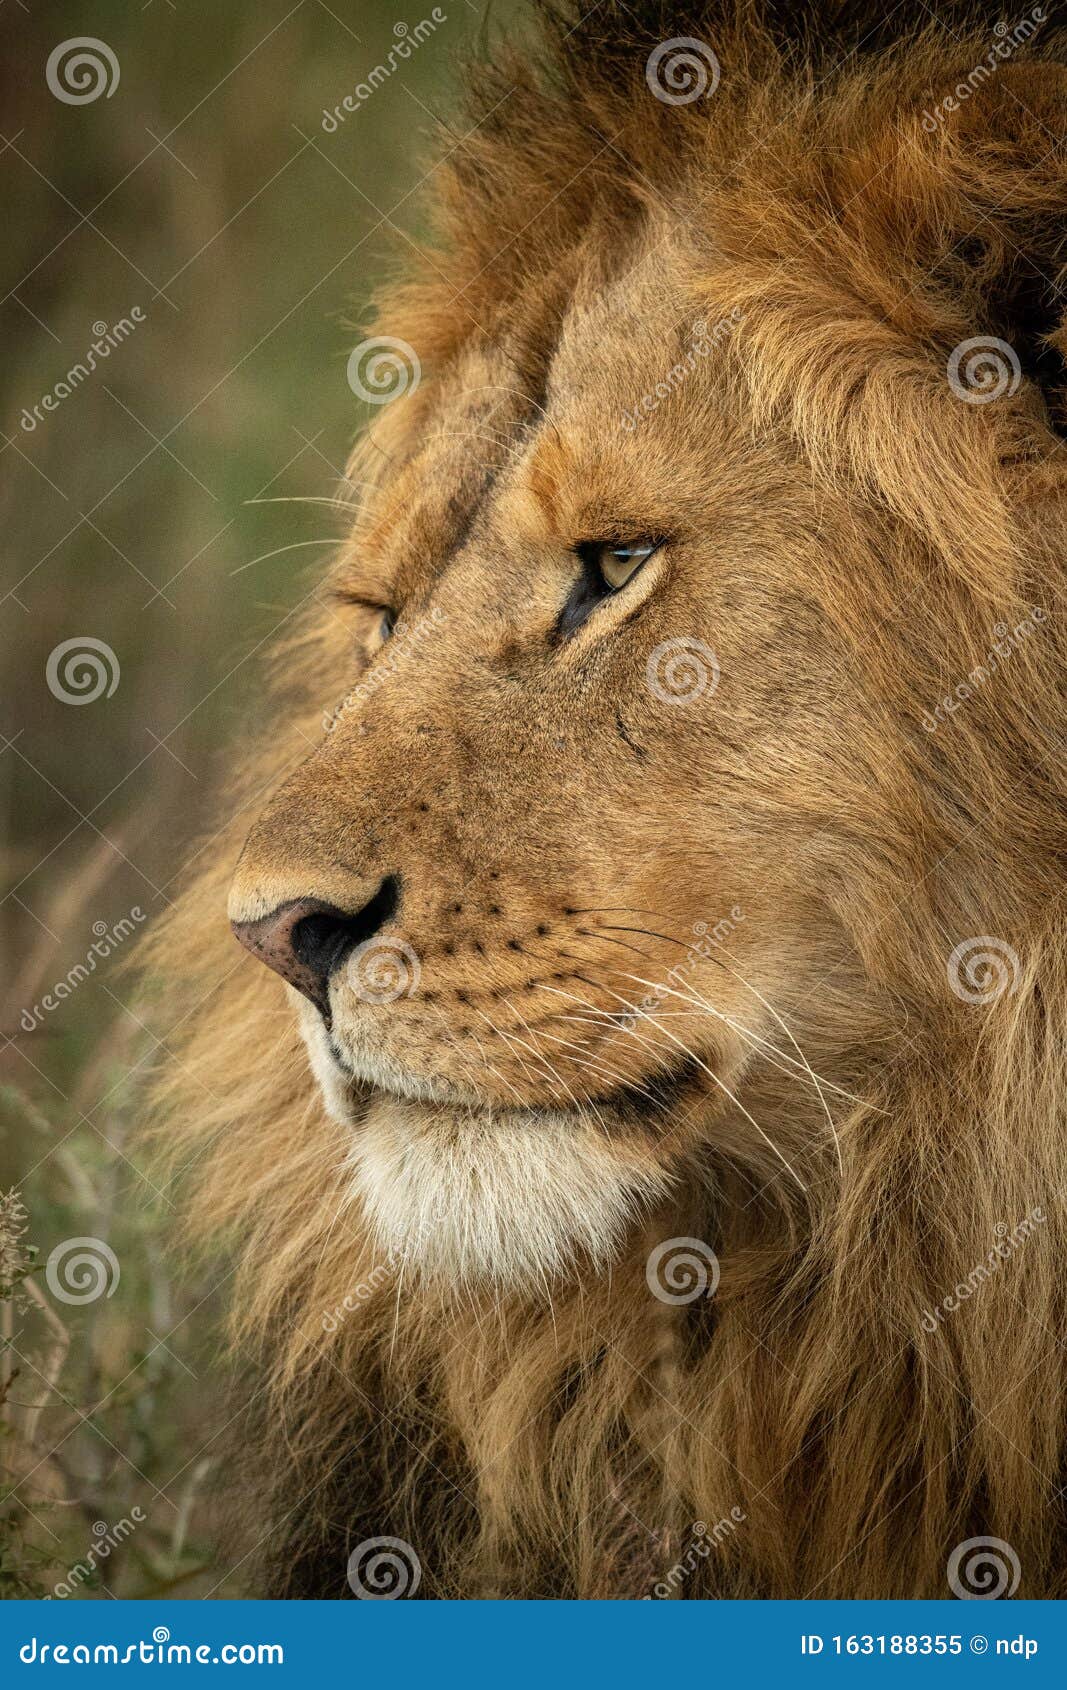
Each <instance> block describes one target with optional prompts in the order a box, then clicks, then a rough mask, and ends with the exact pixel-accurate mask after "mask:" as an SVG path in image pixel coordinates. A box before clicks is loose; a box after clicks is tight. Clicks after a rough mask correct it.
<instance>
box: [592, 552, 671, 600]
mask: <svg viewBox="0 0 1067 1690" xmlns="http://www.w3.org/2000/svg"><path fill="white" fill-rule="evenodd" d="M657 549H658V547H657V544H656V542H655V541H654V540H648V541H645V542H642V543H641V544H639V545H636V546H616V545H613V544H612V543H611V542H610V541H603V542H602V541H594V542H593V544H592V545H590V546H580V547H579V549H578V555H579V557H581V559H582V562H583V563H586V562H587V557H586V556H583V553H585V554H588V566H589V567H591V568H592V569H594V570H599V571H600V578H601V581H602V582H603V584H604V589H605V591H606V592H612V593H617V592H618V591H619V589H620V588H621V587H625V585H626V583H627V581H630V580H632V578H633V577H634V576H635V575H636V574H637V571H638V570H639V569H640V567H641V565H642V564H643V563H647V562H648V560H649V558H650V557H651V556H652V553H653V552H654V551H656V550H657Z"/></svg>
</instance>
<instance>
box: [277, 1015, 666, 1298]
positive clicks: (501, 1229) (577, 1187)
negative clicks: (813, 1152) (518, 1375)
mask: <svg viewBox="0 0 1067 1690" xmlns="http://www.w3.org/2000/svg"><path fill="white" fill-rule="evenodd" d="M293 996H294V998H296V996H297V994H296V993H293ZM299 1012H300V1025H301V1031H302V1033H303V1036H304V1042H305V1044H306V1046H307V1051H308V1057H309V1061H310V1064H311V1070H312V1073H313V1075H314V1077H315V1079H316V1081H317V1082H318V1085H319V1087H320V1090H321V1092H322V1097H323V1101H324V1103H325V1106H326V1109H327V1112H328V1113H329V1115H330V1116H331V1117H332V1119H334V1120H335V1121H337V1122H338V1123H340V1124H341V1125H343V1126H346V1127H349V1128H350V1129H351V1139H350V1147H349V1151H348V1159H349V1165H350V1167H351V1170H352V1193H353V1198H354V1200H355V1201H357V1202H358V1203H359V1204H360V1205H361V1206H362V1208H363V1210H364V1213H365V1214H366V1216H367V1219H368V1220H369V1222H370V1224H371V1226H372V1228H373V1230H374V1233H375V1236H376V1239H377V1242H378V1246H379V1248H380V1249H381V1251H382V1254H383V1255H384V1256H386V1257H388V1258H389V1260H390V1261H391V1262H393V1263H394V1264H395V1265H396V1266H398V1267H400V1268H402V1269H403V1270H404V1271H405V1272H407V1273H409V1274H410V1275H412V1276H414V1277H417V1278H419V1279H420V1280H423V1281H426V1282H433V1283H435V1284H439V1285H441V1286H446V1287H461V1288H463V1289H465V1290H468V1289H474V1288H488V1287H495V1288H497V1289H499V1290H503V1291H509V1292H516V1293H526V1292H535V1293H536V1292H538V1291H543V1290H545V1289H547V1288H549V1287H550V1286H551V1284H552V1282H553V1281H558V1280H559V1279H561V1278H565V1277H567V1276H569V1275H571V1274H573V1273H574V1272H575V1271H576V1270H579V1269H583V1270H585V1271H592V1272H601V1271H603V1270H604V1269H606V1268H607V1267H608V1266H609V1265H610V1264H611V1262H612V1261H613V1260H614V1259H615V1258H616V1257H617V1256H618V1254H619V1251H620V1249H621V1247H622V1245H623V1243H624V1240H625V1239H626V1236H627V1234H628V1233H629V1232H630V1230H631V1229H632V1227H633V1226H634V1225H635V1223H637V1222H638V1221H640V1220H641V1218H642V1217H643V1216H644V1215H646V1214H647V1213H648V1212H649V1211H650V1210H651V1209H652V1208H653V1207H654V1206H655V1205H656V1204H657V1203H658V1202H660V1201H661V1200H662V1199H663V1198H664V1197H665V1196H666V1194H667V1192H668V1191H669V1190H670V1188H671V1186H672V1184H673V1183H674V1176H673V1175H672V1174H671V1172H670V1171H669V1170H668V1169H666V1168H665V1167H663V1166H662V1165H661V1164H660V1163H659V1162H658V1161H657V1159H656V1157H655V1154H654V1151H653V1149H652V1146H651V1144H650V1142H649V1140H648V1138H647V1137H646V1136H644V1135H642V1134H641V1133H639V1132H637V1131H633V1130H631V1131H625V1130H624V1129H623V1128H622V1126H621V1125H620V1126H619V1128H618V1131H617V1132H616V1133H613V1135H612V1136H611V1137H609V1136H608V1135H607V1134H606V1132H605V1130H604V1124H603V1121H602V1120H601V1119H599V1118H596V1119H593V1118H588V1117H583V1116H580V1115H578V1114H570V1113H567V1112H566V1111H562V1110H552V1109H533V1108H531V1109H529V1110H524V1109H521V1108H520V1109H516V1108H510V1107H509V1108H506V1109H493V1108H489V1107H485V1106H482V1107H479V1106H474V1105H466V1104H456V1103H450V1102H441V1101H433V1100H426V1099H423V1100H417V1099H413V1098H410V1097H400V1096H396V1095H391V1094H390V1093H389V1092H388V1091H383V1090H381V1089H379V1088H378V1086H377V1085H376V1084H375V1085H372V1086H371V1087H370V1088H368V1089H367V1090H364V1089H363V1088H361V1087H360V1086H358V1085H356V1084H354V1083H353V1081H352V1080H351V1079H350V1078H349V1077H348V1076H347V1075H346V1074H345V1072H344V1070H343V1069H341V1067H340V1066H339V1065H338V1063H337V1062H336V1060H335V1058H334V1056H333V1054H332V1053H331V1050H330V1041H329V1039H328V1037H327V1035H326V1033H325V1030H324V1028H323V1025H322V1020H321V1018H320V1016H319V1015H318V1014H317V1013H316V1011H315V1010H314V1009H313V1008H312V1007H311V1005H310V1004H308V1003H307V1001H306V1000H305V999H300V1000H299Z"/></svg>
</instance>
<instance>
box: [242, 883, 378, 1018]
mask: <svg viewBox="0 0 1067 1690" xmlns="http://www.w3.org/2000/svg"><path fill="white" fill-rule="evenodd" d="M399 902H400V881H399V879H398V878H397V876H396V875H395V874H388V875H386V877H385V879H384V880H383V881H382V883H381V885H380V886H379V888H378V890H377V892H375V894H374V896H373V898H371V899H370V900H369V901H368V902H367V903H365V904H364V905H363V908H362V909H360V910H357V911H356V912H355V914H353V915H349V914H346V912H345V911H344V910H339V909H337V908H335V906H334V905H333V904H326V903H323V902H322V900H321V899H319V898H294V899H293V900H292V901H291V902H289V903H287V904H279V905H278V908H277V909H276V910H272V911H271V913H270V914H269V915H264V916H261V917H260V919H259V920H258V921H235V922H234V923H233V924H232V925H233V930H234V933H235V934H236V936H237V938H238V939H240V941H241V943H242V945H245V946H246V947H247V949H248V950H250V951H251V952H252V955H253V956H257V957H258V958H259V960H260V962H265V963H266V965H267V967H268V968H273V969H274V971H275V973H276V974H280V975H281V977H282V979H283V980H287V981H288V982H289V984H290V986H295V987H296V989H297V991H298V992H303V994H304V996H305V997H306V998H310V999H311V1002H312V1003H313V1004H314V1005H315V1008H316V1009H317V1010H319V1011H320V1013H321V1014H322V1015H323V1017H324V1018H325V1020H326V1021H327V1023H328V1022H329V1019H330V976H331V974H333V972H334V970H335V969H337V968H340V966H341V964H342V963H343V962H344V961H345V959H346V957H348V956H350V955H351V953H352V952H353V951H354V950H355V948H356V946H357V945H362V944H365V943H366V941H367V940H368V939H373V937H374V935H375V933H377V932H378V930H379V928H381V927H384V925H385V923H386V922H387V921H390V920H392V917H393V916H394V915H395V914H396V909H397V905H398V904H399Z"/></svg>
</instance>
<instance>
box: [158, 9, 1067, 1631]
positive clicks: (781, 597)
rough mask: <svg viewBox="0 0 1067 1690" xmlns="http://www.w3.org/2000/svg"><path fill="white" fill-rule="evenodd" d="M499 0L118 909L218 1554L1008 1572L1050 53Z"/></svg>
mask: <svg viewBox="0 0 1067 1690" xmlns="http://www.w3.org/2000/svg"><path fill="white" fill-rule="evenodd" d="M883 10H884V11H885V12H886V14H887V15H886V17H885V19H884V21H883V15H882V14H883ZM535 11H536V20H535V22H536V28H535V29H534V31H533V34H532V37H531V39H530V40H526V39H525V38H523V41H522V43H521V44H520V45H514V44H512V45H510V46H503V47H496V48H489V49H486V50H485V51H484V52H483V55H482V57H481V58H480V59H479V60H478V62H477V63H476V64H475V65H473V66H472V69H471V74H470V75H469V76H468V78H467V81H468V84H469V88H468V93H467V95H466V99H467V104H466V106H465V108H464V113H463V115H462V116H461V117H460V118H458V119H454V120H453V121H452V123H451V125H450V127H449V130H448V134H447V137H446V139H445V140H444V141H443V142H442V145H441V148H440V151H439V154H438V156H437V158H436V162H435V163H434V164H433V166H432V168H431V170H430V173H429V176H428V179H427V184H426V188H425V193H426V194H427V195H428V196H429V199H428V203H429V206H430V209H431V212H432V215H433V218H434V220H435V221H434V223H433V233H432V237H428V238H427V240H426V243H425V245H424V246H422V247H420V248H419V249H418V251H417V252H416V254H415V256H414V257H412V256H411V254H410V248H409V256H408V260H407V262H406V265H405V268H404V273H403V274H402V275H400V277H399V278H398V279H396V280H394V281H393V282H392V283H391V284H390V286H389V287H388V288H387V289H386V290H385V292H384V293H383V295H382V296H381V298H380V301H379V303H378V316H377V319H376V323H375V325H374V328H375V331H376V332H375V334H374V335H371V336H370V337H369V338H368V339H366V340H365V341H364V343H363V344H362V345H361V347H360V348H358V349H357V350H358V352H359V354H360V356H361V357H362V356H363V355H364V354H368V355H369V358H370V363H369V364H368V365H367V371H368V372H369V373H367V374H366V375H365V377H360V379H361V380H365V383H366V385H367V391H368V393H369V395H370V397H371V398H372V399H381V397H382V393H381V392H380V391H377V390H376V389H375V383H381V382H383V381H384V380H385V371H386V367H387V366H388V367H390V368H391V370H392V379H393V387H392V389H391V391H392V397H390V398H388V400H387V402H385V403H379V404H374V405H372V407H371V422H370V425H369V426H368V429H367V431H366V433H365V435H364V437H363V438H362V439H361V440H360V442H359V443H358V444H357V446H356V448H355V451H354V453H353V456H352V460H351V463H350V465H349V469H348V481H347V485H346V489H345V505H344V508H345V511H346V518H347V520H348V521H349V527H348V532H347V538H345V539H344V540H343V541H342V542H341V543H340V545H339V548H338V553H337V557H336V559H335V561H334V563H333V564H332V566H331V569H330V573H329V576H328V578H327V579H325V580H319V579H315V580H313V581H312V582H311V583H310V586H309V591H308V594H307V598H306V600H305V601H304V602H303V605H302V606H301V607H299V609H298V611H297V612H296V613H294V618H293V620H292V622H291V624H290V628H289V637H288V638H287V639H286V640H285V642H284V644H282V645H281V646H280V648H279V651H278V655H277V662H276V678H275V680H274V683H273V692H272V699H271V703H270V704H269V706H267V707H266V708H265V712H264V720H263V722H262V723H261V724H259V728H258V734H259V741H260V748H259V751H258V752H257V753H256V754H255V755H253V756H251V757H249V756H248V755H247V753H246V751H245V749H244V747H242V751H241V756H240V771H239V777H238V778H237V786H236V796H233V795H232V794H231V797H230V798H229V799H228V804H229V809H228V811H227V819H226V821H225V825H224V827H223V829H222V830H221V831H220V832H219V833H218V834H215V835H213V836H212V837H211V838H210V839H209V840H207V841H206V842H205V843H204V844H203V845H202V847H201V848H200V850H199V851H198V853H197V856H196V858H195V859H194V862H193V864H192V867H191V870H190V882H189V885H188V886H187V888H186V890H185V892H184V894H183V896H182V898H181V901H180V902H179V904H178V906H177V907H176V909H175V911H174V912H173V913H172V914H171V915H169V916H168V918H167V921H166V923H165V925H163V927H162V928H161V930H160V932H159V933H158V935H157V938H156V941H155V947H156V948H155V952H154V965H153V974H154V977H155V978H156V979H157V980H161V981H163V982H164V985H163V987H162V990H164V992H165V993H166V1001H167V1002H168V1004H169V1005H170V1007H171V1009H172V1010H173V1015H172V1017H171V1021H172V1023H173V1029H172V1030H169V1031H166V1037H165V1046H166V1055H165V1058H164V1061H163V1064H162V1070H161V1073H160V1076H159V1081H158V1089H157V1097H156V1102H155V1104H154V1107H153V1114H154V1119H155V1126H156V1131H157V1132H158V1133H159V1134H160V1135H161V1137H162V1138H163V1139H164V1140H165V1141H166V1143H167V1146H168V1148H169V1149H170V1151H171V1152H172V1154H173V1155H174V1157H175V1160H176V1162H177V1163H178V1164H179V1165H181V1167H182V1168H183V1169H184V1170H185V1177H186V1180H187V1182H189V1184H190V1186H191V1196H190V1209H191V1212H192V1215H193V1224H194V1226H195V1228H197V1229H198V1235H199V1236H201V1237H203V1238H205V1239H208V1240H210V1241H212V1242H213V1243H216V1242H217V1241H218V1240H220V1239H225V1240H227V1241H229V1244H230V1245H231V1246H232V1248H233V1250H234V1251H235V1255H236V1260H237V1264H238V1265H237V1271H236V1278H235V1282H234V1294H233V1307H234V1315H233V1322H234V1334H235V1344H236V1347H237V1354H238V1356H239V1357H240V1359H241V1361H242V1363H244V1364H247V1366H248V1368H249V1369H250V1370H251V1371H250V1376H249V1389H248V1395H249V1397H250V1398H251V1400H252V1407H251V1408H250V1409H249V1411H248V1414H247V1415H245V1416H244V1417H243V1418H242V1419H241V1420H240V1421H239V1425H240V1427H241V1442H242V1444H243V1445H244V1447H245V1449H246V1451H247V1452H249V1453H248V1460H249V1462H250V1464H251V1470H253V1477H252V1478H251V1479H250V1481H249V1482H250V1484H254V1485H255V1487H256V1488H255V1489H254V1491H253V1495H254V1497H255V1501H254V1503H253V1504H252V1505H251V1507H250V1517H251V1522H252V1530H251V1536H250V1538H249V1542H248V1545H247V1551H248V1553H249V1555H250V1559H249V1560H248V1561H244V1560H243V1561H242V1567H243V1569H244V1571H245V1572H246V1573H247V1568H248V1567H251V1566H254V1567H255V1568H256V1571H255V1572H254V1573H251V1574H248V1575H247V1576H249V1577H250V1578H251V1580H252V1587H253V1590H254V1592H255V1593H256V1594H262V1595H272V1596H286V1597H294V1598H298V1597H323V1596H325V1597H342V1598H348V1597H351V1596H366V1595H368V1594H369V1595H393V1596H416V1595H417V1596H418V1597H419V1598H420V1599H421V1598H456V1597H459V1598H479V1597H495V1598H544V1597H555V1598H592V1597H604V1596H607V1597H615V1598H619V1599H629V1598H635V1599H636V1598H642V1597H652V1598H653V1599H656V1598H660V1597H671V1598H674V1597H683V1598H687V1599H688V1598H697V1597H734V1598H738V1597H740V1598H785V1597H839V1598H840V1597H849V1598H861V1597H864V1598H871V1597H874V1598H889V1597H951V1596H953V1595H965V1594H971V1593H973V1588H977V1589H978V1590H979V1591H980V1592H981V1593H983V1594H990V1593H992V1594H1002V1593H1003V1594H1010V1593H1015V1592H1018V1594H1019V1595H1025V1596H1041V1597H1051V1596H1055V1595H1059V1596H1064V1595H1067V1578H1065V1574H1064V1567H1065V1566H1067V1558H1065V1555H1064V1549H1065V1531H1064V1526H1065V1519H1064V1505H1063V1489H1062V1487H1063V1485H1064V1482H1065V1479H1067V1470H1065V1459H1064V1458H1065V1430H1067V1390H1065V1383H1067V1369H1065V1365H1064V1347H1063V1341H1062V1340H1063V1331H1064V1316H1065V1307H1064V1304H1065V1292H1067V1276H1065V1273H1064V1269H1063V1265H1062V1264H1063V1257H1064V1251H1063V1244H1064V1193H1065V1185H1067V1140H1065V1133H1064V1121H1063V1097H1064V1082H1065V1045H1064V1037H1063V1027H1064V1020H1063V1017H1064V1009H1065V1004H1067V994H1065V978H1067V946H1065V927H1064V902H1063V888H1064V882H1063V877H1062V868H1063V862H1062V858H1063V847H1064V839H1065V830H1064V815H1065V793H1064V760H1063V750H1064V706H1063V680H1062V678H1063V660H1064V633H1063V617H1062V609H1061V607H1062V591H1063V576H1064V561H1063V560H1064V557H1065V555H1067V546H1065V541H1067V456H1065V454H1064V452H1063V449H1062V448H1063V432H1064V419H1065V409H1064V398H1065V367H1064V354H1065V353H1067V327H1065V324H1064V315H1063V298H1064V296H1063V292H1062V286H1063V282H1064V259H1065V254H1067V228H1065V208H1067V152H1065V144H1067V103H1065V95H1067V71H1065V68H1064V38H1063V36H1062V35H1059V34H1056V33H1055V31H1054V29H1053V26H1052V24H1051V23H1049V22H1048V20H1047V19H1046V17H1045V14H1044V13H1043V12H1042V10H1041V8H1040V7H1036V8H1035V9H1034V11H1033V13H1032V14H1028V15H1027V17H1026V18H1024V19H1022V20H1020V22H1019V23H1018V24H1017V25H1013V26H1011V28H1010V32H1009V30H1008V28H1007V27H1006V26H1000V27H999V28H995V27H994V24H995V23H997V22H998V20H999V17H1000V14H999V12H997V11H995V10H993V9H987V10H986V11H984V12H968V13H966V14H964V13H961V12H960V11H959V10H953V11H950V12H949V14H947V15H946V18H945V20H944V21H940V22H938V21H934V20H933V19H932V18H928V17H927V15H926V14H925V13H924V14H923V21H922V22H921V23H918V24H916V23H915V22H914V17H913V15H912V14H911V13H910V12H909V11H908V9H903V10H901V11H893V10H892V9H891V8H885V9H883V8H880V7H873V6H872V7H870V8H867V7H865V6H840V7H839V6H834V5H812V6H807V7H799V8H798V7H788V8H787V7H782V8H779V7H778V6H776V5H771V4H766V5H760V6H757V5H754V4H746V3H744V0H738V3H737V4H733V3H732V0H706V3H697V0H694V3H693V4H690V5H688V6H685V5H679V6H674V5H670V6H667V5H661V4H658V3H657V4H648V5H642V4H635V3H633V0H627V4H625V5H622V4H619V5H618V6H615V5H614V4H611V3H609V0H603V3H601V4H600V5H596V6H593V7H592V8H588V7H586V6H580V5H575V6H573V7H571V6H570V5H569V4H567V5H563V6H562V7H561V8H560V9H555V8H541V7H537V8H535ZM902 19H905V20H906V21H905V22H903V23H902V22H901V20H902ZM378 331H380V332H378ZM357 361H358V360H357ZM372 366H373V367H372ZM227 898H228V906H227ZM227 907H228V917H229V919H228V921H227V918H226V910H227ZM230 924H232V928H233V932H231V926H230ZM234 934H236V937H237V939H238V940H240V942H241V945H242V946H243V947H244V948H243V949H241V948H240V946H239V945H238V944H237V943H235V939H234ZM264 965H266V966H264ZM168 1026H170V1023H168ZM219 1430H220V1431H221V1428H220V1429H219ZM968 1581H970V1583H971V1586H972V1588H971V1589H968ZM991 1585H992V1586H995V1588H992V1590H991Z"/></svg>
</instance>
